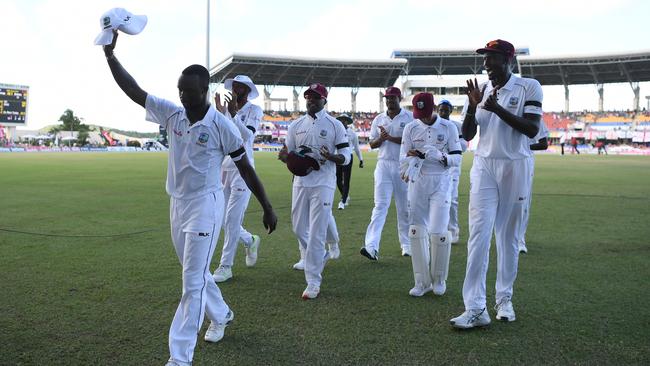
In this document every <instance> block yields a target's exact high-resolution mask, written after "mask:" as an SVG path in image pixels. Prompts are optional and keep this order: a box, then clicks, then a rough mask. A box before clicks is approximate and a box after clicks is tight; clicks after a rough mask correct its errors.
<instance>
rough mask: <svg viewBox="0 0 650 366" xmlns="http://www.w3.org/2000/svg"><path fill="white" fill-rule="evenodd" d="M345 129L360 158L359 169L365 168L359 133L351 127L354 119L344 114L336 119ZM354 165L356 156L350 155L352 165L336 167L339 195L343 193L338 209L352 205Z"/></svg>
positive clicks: (349, 141) (351, 145)
mask: <svg viewBox="0 0 650 366" xmlns="http://www.w3.org/2000/svg"><path fill="white" fill-rule="evenodd" d="M336 119H338V120H339V121H341V123H343V127H345V133H347V135H348V143H349V144H350V148H351V149H354V153H355V154H357V158H359V168H363V157H362V156H361V150H360V149H359V137H358V136H357V133H356V132H354V129H353V128H352V127H351V126H352V123H353V122H354V121H353V120H352V117H350V116H349V115H347V114H345V113H343V114H341V115H340V116H338V117H336ZM353 164H354V155H352V154H350V163H348V164H347V165H337V166H336V186H337V187H338V188H339V193H341V201H340V202H339V206H338V209H339V210H344V209H345V207H346V206H347V205H349V204H350V202H349V201H350V200H349V198H350V179H351V178H352V165H353Z"/></svg>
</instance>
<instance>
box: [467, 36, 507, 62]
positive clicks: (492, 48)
mask: <svg viewBox="0 0 650 366" xmlns="http://www.w3.org/2000/svg"><path fill="white" fill-rule="evenodd" d="M486 52H495V53H500V54H502V55H505V56H506V57H507V58H509V59H510V58H512V57H514V55H515V46H513V45H512V43H510V42H508V41H504V40H502V39H495V40H494V41H490V42H488V43H487V44H486V45H485V47H483V48H479V49H478V50H476V53H480V54H481V55H482V54H484V53H486Z"/></svg>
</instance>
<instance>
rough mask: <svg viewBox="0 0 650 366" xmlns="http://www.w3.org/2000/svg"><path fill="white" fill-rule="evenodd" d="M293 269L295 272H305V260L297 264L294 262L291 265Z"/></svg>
mask: <svg viewBox="0 0 650 366" xmlns="http://www.w3.org/2000/svg"><path fill="white" fill-rule="evenodd" d="M293 269H295V270H296V271H304V270H305V260H304V259H300V260H299V261H298V262H296V263H295V264H294V265H293Z"/></svg>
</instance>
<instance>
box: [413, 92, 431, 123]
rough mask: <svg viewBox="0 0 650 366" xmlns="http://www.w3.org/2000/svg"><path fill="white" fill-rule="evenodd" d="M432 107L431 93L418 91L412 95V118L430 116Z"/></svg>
mask: <svg viewBox="0 0 650 366" xmlns="http://www.w3.org/2000/svg"><path fill="white" fill-rule="evenodd" d="M434 107H435V104H434V103H433V94H431V93H418V94H416V95H415V96H414V97H413V117H414V118H418V119H420V118H423V117H431V115H432V114H433V108H434Z"/></svg>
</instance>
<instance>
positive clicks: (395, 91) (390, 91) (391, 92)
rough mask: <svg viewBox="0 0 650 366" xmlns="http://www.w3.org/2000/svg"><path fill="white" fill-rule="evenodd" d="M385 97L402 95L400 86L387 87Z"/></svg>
mask: <svg viewBox="0 0 650 366" xmlns="http://www.w3.org/2000/svg"><path fill="white" fill-rule="evenodd" d="M384 96H385V97H390V96H396V97H398V98H401V97H402V91H401V90H399V88H398V87H396V86H389V87H388V88H386V91H385V92H384Z"/></svg>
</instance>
